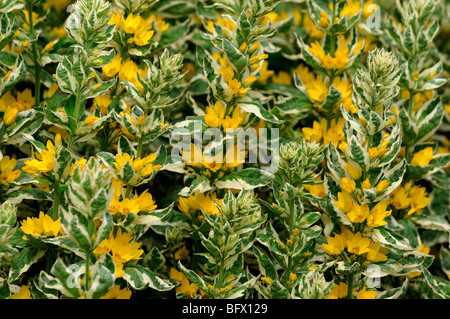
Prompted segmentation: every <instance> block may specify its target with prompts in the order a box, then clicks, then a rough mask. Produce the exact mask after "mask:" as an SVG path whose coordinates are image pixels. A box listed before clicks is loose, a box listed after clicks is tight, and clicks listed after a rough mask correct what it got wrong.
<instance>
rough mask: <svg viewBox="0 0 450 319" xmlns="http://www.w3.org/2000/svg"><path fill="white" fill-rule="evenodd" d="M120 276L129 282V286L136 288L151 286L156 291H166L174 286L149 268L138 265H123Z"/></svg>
mask: <svg viewBox="0 0 450 319" xmlns="http://www.w3.org/2000/svg"><path fill="white" fill-rule="evenodd" d="M122 278H123V279H125V280H126V281H127V282H128V283H129V284H130V286H131V287H133V289H136V290H143V289H146V288H151V289H155V290H158V291H167V290H171V289H172V288H174V287H175V286H174V285H173V284H172V283H171V282H169V281H168V280H165V279H162V278H160V277H159V276H158V275H157V274H156V273H154V272H153V271H151V270H150V269H148V268H145V267H142V266H139V265H129V266H125V267H124V268H123V277H122Z"/></svg>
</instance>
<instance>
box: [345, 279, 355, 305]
mask: <svg viewBox="0 0 450 319" xmlns="http://www.w3.org/2000/svg"><path fill="white" fill-rule="evenodd" d="M353 276H354V274H353V273H350V274H349V275H348V281H347V285H348V286H347V297H346V299H352V296H353Z"/></svg>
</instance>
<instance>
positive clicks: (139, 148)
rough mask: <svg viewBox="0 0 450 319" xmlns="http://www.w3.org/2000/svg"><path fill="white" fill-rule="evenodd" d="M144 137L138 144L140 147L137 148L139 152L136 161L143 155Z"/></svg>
mask: <svg viewBox="0 0 450 319" xmlns="http://www.w3.org/2000/svg"><path fill="white" fill-rule="evenodd" d="M143 139H144V138H143V137H142V138H140V139H139V142H138V146H137V151H136V159H138V158H141V153H142V141H143Z"/></svg>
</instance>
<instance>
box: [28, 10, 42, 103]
mask: <svg viewBox="0 0 450 319" xmlns="http://www.w3.org/2000/svg"><path fill="white" fill-rule="evenodd" d="M28 20H29V21H30V38H31V39H30V40H31V42H32V49H33V60H34V100H35V102H34V103H35V105H36V106H38V105H39V104H40V103H41V63H40V57H39V56H38V54H39V52H38V49H37V45H36V39H35V38H36V33H35V31H34V25H33V2H30V5H29V8H28Z"/></svg>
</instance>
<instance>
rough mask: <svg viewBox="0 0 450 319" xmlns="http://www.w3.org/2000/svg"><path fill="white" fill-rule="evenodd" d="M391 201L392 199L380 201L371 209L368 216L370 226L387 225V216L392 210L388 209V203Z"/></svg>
mask: <svg viewBox="0 0 450 319" xmlns="http://www.w3.org/2000/svg"><path fill="white" fill-rule="evenodd" d="M390 203H391V201H390V200H384V201H381V202H378V203H377V204H376V205H375V206H374V207H373V208H372V209H371V210H370V215H369V216H368V217H367V226H370V227H379V226H383V225H386V224H387V222H386V221H385V220H384V218H386V217H387V216H389V215H390V214H391V212H392V210H386V208H387V207H388V205H389V204H390Z"/></svg>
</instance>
